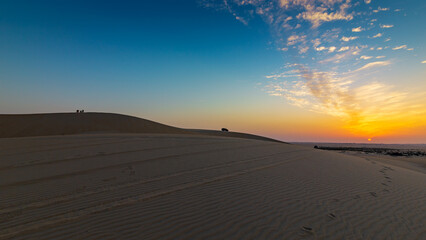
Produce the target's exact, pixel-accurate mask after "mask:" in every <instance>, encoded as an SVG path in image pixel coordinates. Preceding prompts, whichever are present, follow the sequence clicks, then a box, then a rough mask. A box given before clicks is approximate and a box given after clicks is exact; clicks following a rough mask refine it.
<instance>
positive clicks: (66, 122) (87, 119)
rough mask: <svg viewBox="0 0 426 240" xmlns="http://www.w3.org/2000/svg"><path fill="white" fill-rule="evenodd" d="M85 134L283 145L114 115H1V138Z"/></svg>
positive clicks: (243, 134)
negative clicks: (196, 137) (184, 136)
mask: <svg viewBox="0 0 426 240" xmlns="http://www.w3.org/2000/svg"><path fill="white" fill-rule="evenodd" d="M82 111H83V110H81V111H80V112H82ZM85 133H160V134H191V135H194V134H195V135H210V136H222V137H237V138H248V139H257V140H266V141H274V142H280V141H278V140H274V139H270V138H266V137H261V136H257V135H252V134H246V133H238V132H232V133H231V132H222V131H215V130H195V129H183V128H177V127H172V126H168V125H165V124H161V123H157V122H154V121H150V120H147V119H143V118H137V117H132V116H127V115H122V114H115V113H90V112H85V113H84V114H76V113H75V112H74V113H42V114H0V138H12V137H32V136H50V135H70V134H85Z"/></svg>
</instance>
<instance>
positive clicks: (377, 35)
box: [372, 33, 382, 38]
mask: <svg viewBox="0 0 426 240" xmlns="http://www.w3.org/2000/svg"><path fill="white" fill-rule="evenodd" d="M381 36H382V34H381V33H378V34H376V35H374V36H372V38H378V37H381Z"/></svg>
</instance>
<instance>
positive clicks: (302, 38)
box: [287, 35, 306, 46]
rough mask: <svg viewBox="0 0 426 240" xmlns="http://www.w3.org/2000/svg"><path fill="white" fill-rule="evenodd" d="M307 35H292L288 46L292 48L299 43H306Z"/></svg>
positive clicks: (288, 39)
mask: <svg viewBox="0 0 426 240" xmlns="http://www.w3.org/2000/svg"><path fill="white" fill-rule="evenodd" d="M305 38H306V35H301V36H299V35H291V36H290V37H288V38H287V45H288V46H291V45H295V44H296V43H299V42H303V41H305Z"/></svg>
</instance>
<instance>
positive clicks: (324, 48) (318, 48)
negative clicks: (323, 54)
mask: <svg viewBox="0 0 426 240" xmlns="http://www.w3.org/2000/svg"><path fill="white" fill-rule="evenodd" d="M315 50H317V51H324V50H327V48H326V47H322V46H321V47H317V48H315Z"/></svg>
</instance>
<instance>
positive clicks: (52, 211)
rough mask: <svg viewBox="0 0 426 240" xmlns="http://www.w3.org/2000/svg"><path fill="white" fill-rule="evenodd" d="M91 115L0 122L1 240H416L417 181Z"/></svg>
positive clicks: (421, 216)
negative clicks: (23, 127) (24, 127)
mask: <svg viewBox="0 0 426 240" xmlns="http://www.w3.org/2000/svg"><path fill="white" fill-rule="evenodd" d="M85 114H87V113H85ZM82 115H83V114H82ZM89 115H90V114H87V115H85V116H82V117H81V115H79V116H77V118H86V119H83V120H81V119H80V120H75V119H74V120H72V119H70V118H72V117H75V116H74V115H72V114H58V115H49V116H47V117H46V115H32V116H30V117H28V116H29V115H3V116H0V129H1V132H0V137H2V138H0V159H1V160H0V196H1V198H0V239H426V227H425V226H426V204H425V202H426V174H425V173H423V172H420V171H414V170H411V169H408V168H404V167H401V166H397V165H393V164H391V163H388V162H381V161H374V160H372V159H365V158H361V157H358V156H349V155H345V154H341V153H336V152H329V151H324V150H317V149H313V148H311V147H306V146H297V145H291V144H285V143H282V142H279V141H272V140H268V139H267V138H261V137H258V136H253V135H245V134H235V135H232V133H221V132H214V131H208V132H203V131H198V130H185V129H179V128H174V127H170V126H166V125H162V124H158V123H155V122H150V121H147V120H141V119H137V118H131V117H126V116H122V115H108V114H105V115H102V114H101V115H99V114H94V115H92V116H89ZM87 116H89V117H87ZM93 116H95V117H93ZM43 118H44V120H37V119H43ZM88 118H90V119H91V120H90V119H89V120H88ZM5 119H6V120H5ZM104 119H109V120H104ZM76 121H77V122H76ZM78 121H79V122H78ZM138 121H139V123H138ZM141 121H142V122H141ZM123 122H125V123H126V124H127V125H124V126H123ZM35 123H36V124H35ZM142 123H144V124H145V125H143V124H142ZM148 123H149V124H148ZM132 124H133V125H132ZM141 124H142V125H141ZM22 126H26V129H22ZM35 126H37V127H35ZM66 126H68V127H66ZM62 134H63V135H62ZM221 134H222V135H221Z"/></svg>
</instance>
